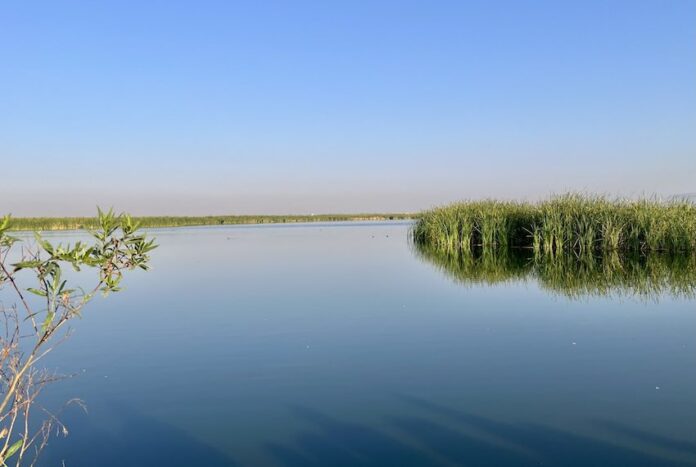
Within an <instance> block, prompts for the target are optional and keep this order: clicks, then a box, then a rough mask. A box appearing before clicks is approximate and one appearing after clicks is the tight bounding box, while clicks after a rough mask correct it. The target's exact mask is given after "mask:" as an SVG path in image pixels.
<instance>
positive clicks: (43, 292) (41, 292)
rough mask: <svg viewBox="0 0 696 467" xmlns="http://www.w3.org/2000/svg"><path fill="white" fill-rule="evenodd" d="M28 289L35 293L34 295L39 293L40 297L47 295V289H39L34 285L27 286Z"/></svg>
mask: <svg viewBox="0 0 696 467" xmlns="http://www.w3.org/2000/svg"><path fill="white" fill-rule="evenodd" d="M27 291H29V292H31V293H33V294H34V295H38V296H39V297H45V296H46V295H47V294H46V291H45V290H39V289H35V288H33V287H29V288H27Z"/></svg>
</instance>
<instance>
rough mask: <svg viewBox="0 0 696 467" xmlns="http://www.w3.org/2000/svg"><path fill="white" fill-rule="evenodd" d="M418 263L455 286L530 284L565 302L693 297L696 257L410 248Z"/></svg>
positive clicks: (694, 255)
mask: <svg viewBox="0 0 696 467" xmlns="http://www.w3.org/2000/svg"><path fill="white" fill-rule="evenodd" d="M413 248H414V250H415V252H416V254H417V256H419V257H420V258H422V259H424V260H426V261H427V262H430V263H432V264H434V265H435V266H437V267H438V268H439V269H440V270H441V271H443V272H444V273H445V274H446V275H447V276H449V277H451V278H452V279H454V280H455V281H456V282H459V283H462V284H465V285H466V284H469V285H477V284H478V285H480V284H485V285H495V284H502V283H508V282H520V281H528V280H532V281H536V282H537V283H538V284H539V286H540V287H541V288H542V289H543V290H546V291H548V292H550V293H552V294H555V295H562V296H565V297H569V298H574V299H578V298H583V297H593V296H594V297H597V296H612V297H635V298H638V299H641V300H657V299H659V298H660V297H663V296H669V297H674V298H690V299H693V298H696V254H681V255H675V254H666V253H656V252H654V253H634V254H622V253H619V252H616V251H611V252H606V253H601V254H589V253H586V254H576V253H570V254H565V253H564V254H558V255H553V254H534V253H533V251H532V250H530V249H512V248H509V249H502V248H501V249H494V248H473V249H471V250H469V251H464V250H453V251H451V252H443V251H441V250H437V249H435V248H429V247H427V246H423V245H418V244H414V245H413Z"/></svg>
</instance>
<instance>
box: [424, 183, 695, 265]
mask: <svg viewBox="0 0 696 467" xmlns="http://www.w3.org/2000/svg"><path fill="white" fill-rule="evenodd" d="M411 234H412V238H413V241H414V242H415V243H416V244H417V245H421V246H428V247H430V248H434V249H436V250H439V251H442V252H445V253H452V252H455V251H462V252H469V251H471V250H472V249H475V248H483V249H509V248H524V249H530V250H532V251H534V253H536V254H545V255H552V256H554V255H559V254H565V253H570V252H573V253H580V254H582V253H590V252H591V253H597V252H608V251H617V252H648V251H652V252H668V253H680V252H694V251H696V204H695V203H693V202H690V201H683V200H682V201H680V200H673V201H660V200H657V199H640V200H626V199H609V198H607V197H603V196H588V195H579V194H566V195H562V196H557V197H553V198H551V199H549V200H546V201H542V202H539V203H519V202H509V201H496V200H485V201H470V202H461V203H456V204H452V205H448V206H444V207H439V208H436V209H432V210H430V211H426V212H424V213H422V214H421V215H420V216H419V219H418V221H417V222H416V224H415V225H414V227H413V230H412V232H411Z"/></svg>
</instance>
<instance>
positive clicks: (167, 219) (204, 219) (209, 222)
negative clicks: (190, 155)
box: [8, 213, 418, 232]
mask: <svg viewBox="0 0 696 467" xmlns="http://www.w3.org/2000/svg"><path fill="white" fill-rule="evenodd" d="M417 217H418V214H416V213H373V214H367V213H365V214H314V215H312V214H302V215H224V216H140V217H133V220H135V221H136V222H139V223H140V226H141V227H142V228H146V229H155V228H175V227H201V226H222V225H259V224H297V223H312V222H366V221H394V220H413V219H416V218H417ZM96 220H97V219H96V217H16V218H15V217H13V218H12V219H11V221H10V228H9V229H8V230H11V231H14V232H28V231H41V232H57V231H67V230H84V229H90V228H96V227H97V225H96Z"/></svg>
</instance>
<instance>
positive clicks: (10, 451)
mask: <svg viewBox="0 0 696 467" xmlns="http://www.w3.org/2000/svg"><path fill="white" fill-rule="evenodd" d="M23 443H24V440H23V439H18V440H17V441H15V442H14V443H13V444H12V446H10V447H9V448H7V454H5V459H9V458H10V457H12V455H13V454H14V453H15V452H17V451H18V450H19V448H21V447H22V444H23Z"/></svg>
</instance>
